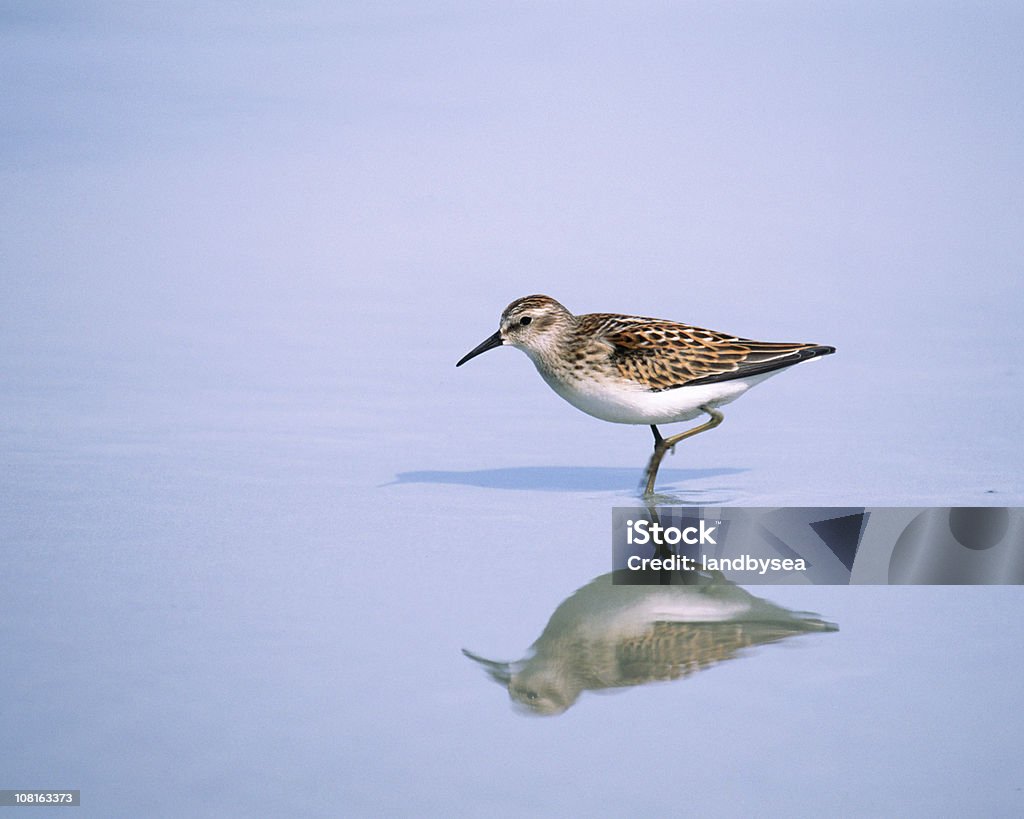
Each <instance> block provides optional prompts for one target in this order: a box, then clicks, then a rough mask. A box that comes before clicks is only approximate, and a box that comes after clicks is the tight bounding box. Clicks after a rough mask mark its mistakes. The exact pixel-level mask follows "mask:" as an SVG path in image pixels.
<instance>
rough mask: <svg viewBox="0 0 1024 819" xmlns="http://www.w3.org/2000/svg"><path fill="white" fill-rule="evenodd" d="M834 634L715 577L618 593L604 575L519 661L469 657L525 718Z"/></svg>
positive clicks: (571, 600)
mask: <svg viewBox="0 0 1024 819" xmlns="http://www.w3.org/2000/svg"><path fill="white" fill-rule="evenodd" d="M655 574H657V573H655ZM651 580H652V581H658V580H660V578H651ZM838 628H839V627H838V626H836V625H835V624H834V623H829V622H826V621H824V620H822V619H820V618H819V617H818V616H817V615H814V614H810V613H808V612H794V611H789V610H788V609H784V608H781V607H780V606H776V605H775V604H774V603H770V602H768V601H767V600H764V599H763V598H760V597H755V596H754V595H752V594H750V593H749V592H747V591H745V590H744V589H742V588H740V587H739V586H737V585H736V584H734V583H732V582H730V581H728V580H726V579H725V577H724V576H722V575H721V574H720V573H717V572H716V573H713V574H712V575H706V574H702V573H698V572H685V573H683V572H677V573H674V577H673V579H672V583H671V584H670V585H615V584H613V583H612V574H604V575H601V576H600V577H597V578H595V579H594V580H592V581H591V582H590V583H588V584H587V585H586V586H584V587H583V588H581V589H579V590H578V591H576V592H575V593H573V594H572V595H570V596H569V597H568V598H567V599H566V600H565V601H564V602H563V603H562V604H561V605H560V606H558V608H557V609H555V611H554V613H553V614H552V615H551V618H550V619H549V620H548V624H547V626H546V627H545V628H544V631H543V633H542V634H541V635H540V637H538V638H537V641H536V642H535V643H534V644H533V645H532V646H531V647H530V650H529V651H528V652H527V655H526V657H524V658H523V659H521V660H516V661H513V662H501V661H497V660H488V659H485V658H484V657H481V656H479V655H477V654H474V653H472V652H470V651H468V650H466V649H463V654H465V655H466V656H467V657H469V658H470V659H471V660H473V661H474V662H476V663H477V664H479V665H480V666H481V667H482V668H483V669H484V671H486V672H487V674H488V675H489V676H490V677H491V679H493V680H494V681H495V682H497V683H498V684H499V685H501V686H502V687H504V688H506V689H507V690H508V693H509V696H510V697H511V698H512V701H513V702H514V703H515V704H516V705H517V706H519V707H520V708H521V710H522V711H523V712H525V713H530V714H537V715H542V716H556V715H558V714H562V713H564V712H565V711H567V710H568V709H569V708H571V707H572V706H573V704H574V703H575V702H576V700H577V699H578V698H579V696H580V694H581V693H583V692H584V691H607V690H610V689H623V688H628V687H631V686H637V685H644V684H646V683H651V682H657V681H667V680H677V679H681V678H683V677H688V676H690V675H692V674H695V673H697V672H699V671H703V670H704V669H707V668H709V667H711V666H713V665H715V664H717V663H720V662H724V661H726V660H731V659H734V658H736V657H739V656H741V655H742V652H743V651H744V650H745V649H749V648H751V647H753V646H757V645H763V644H766V643H776V642H779V641H780V640H785V639H787V638H790V637H793V636H795V635H798V634H806V633H809V632H826V631H838Z"/></svg>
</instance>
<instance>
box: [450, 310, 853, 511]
mask: <svg viewBox="0 0 1024 819" xmlns="http://www.w3.org/2000/svg"><path fill="white" fill-rule="evenodd" d="M502 345H509V346H512V347H518V348H519V349H520V350H522V351H523V352H524V353H526V354H527V355H528V356H529V357H530V360H531V361H533V363H534V365H535V366H536V367H537V371H538V372H539V373H540V374H541V376H542V377H543V379H544V380H545V381H546V382H547V383H548V386H549V387H551V389H553V390H554V391H555V392H556V393H558V394H559V395H560V396H562V398H564V399H565V400H566V401H568V402H569V403H570V404H572V405H573V406H574V407H576V408H577V409H580V410H583V412H585V413H587V414H588V415H593V416H594V417H595V418H600V419H602V420H604V421H611V422H613V423H616V424H647V425H649V426H650V428H651V431H652V432H653V433H654V453H653V454H652V455H651V460H650V462H649V463H648V464H647V472H646V480H647V484H646V489H645V494H648V495H650V494H652V493H653V492H654V481H655V478H656V477H657V475H658V467H659V466H661V461H662V458H664V457H665V453H666V452H667V451H668V450H670V449H673V450H674V447H675V445H676V444H678V443H679V442H680V441H682V440H683V439H684V438H689V437H691V436H693V435H696V434H697V433H699V432H704V431H705V430H709V429H712V428H714V427H717V426H718V425H719V424H720V423H722V419H723V417H724V416H723V415H722V413H721V412H719V411H718V407H720V406H722V405H723V404H728V403H729V402H730V401H735V400H736V399H737V398H739V397H740V396H741V395H743V393H745V392H746V391H747V390H749V389H750V388H751V387H753V386H754V385H755V384H758V383H760V382H761V381H763V380H764V379H766V378H768V377H770V376H772V375H775V374H776V373H778V372H781V371H782V370H784V369H786V368H787V367H792V366H793V365H794V364H799V363H800V362H801V361H807V360H808V359H812V358H817V357H819V356H823V355H829V354H830V353H834V352H835V351H836V350H835V347H828V346H825V345H821V344H793V343H786V342H768V341H751V340H750V339H746V338H740V337H739V336H733V335H729V334H728V333H720V332H718V331H716V330H704V329H702V328H700V327H692V326H690V325H689V324H680V323H678V322H675V321H665V320H663V319H654V318H644V317H642V316H624V315H621V314H619V313H588V314H586V315H582V316H575V315H573V314H572V313H570V312H569V311H568V310H567V309H566V308H565V307H563V306H562V305H561V304H559V303H558V302H557V301H555V300H554V299H553V298H551V297H550V296H540V295H537V296H525V297H523V298H521V299H516V300H515V301H514V302H512V303H511V304H510V305H509V306H508V307H506V308H505V311H504V312H503V313H502V314H501V323H500V326H499V328H498V331H497V332H496V333H495V334H494V335H492V336H491V337H490V338H488V339H486V340H485V341H483V342H482V343H480V344H479V345H477V346H476V347H474V348H473V349H472V350H470V351H469V352H468V353H466V355H464V356H463V357H462V358H461V359H459V362H458V363H457V364H456V365H455V366H456V367H461V366H462V365H463V364H465V363H466V362H467V361H469V360H470V359H471V358H475V357H476V356H478V355H480V353H484V352H486V351H487V350H491V349H494V348H495V347H500V346H502ZM701 414H706V415H707V416H708V420H707V421H706V422H705V423H703V424H701V425H700V426H697V427H693V428H692V429H688V430H686V431H684V432H680V433H678V434H677V435H672V436H669V437H668V438H664V437H662V435H661V433H660V432H659V431H658V424H671V423H674V422H676V421H689V420H692V419H693V418H696V417H698V416H699V415H701Z"/></svg>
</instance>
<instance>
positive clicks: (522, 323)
mask: <svg viewBox="0 0 1024 819" xmlns="http://www.w3.org/2000/svg"><path fill="white" fill-rule="evenodd" d="M531 321H533V319H532V318H530V317H529V316H523V317H522V318H521V319H519V324H520V326H522V327H525V326H526V325H527V324H529V323H530V322H531Z"/></svg>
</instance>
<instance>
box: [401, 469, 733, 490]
mask: <svg viewBox="0 0 1024 819" xmlns="http://www.w3.org/2000/svg"><path fill="white" fill-rule="evenodd" d="M741 472H746V469H737V468H722V469H663V470H662V471H661V473H660V474H661V480H662V482H663V483H670V482H678V483H682V482H685V481H695V480H701V479H705V478H716V477H720V476H723V475H736V474H739V473H741ZM641 477H642V473H641V471H640V470H636V469H621V468H616V467H604V466H519V467H509V468H507V469H478V470H473V471H467V472H454V471H441V470H430V471H422V472H399V473H398V475H396V476H395V480H394V481H392V483H391V484H386V485H388V486H391V485H394V484H396V483H435V484H457V485H461V486H479V487H481V488H484V489H534V490H541V491H551V492H558V491H566V490H569V491H573V492H595V491H631V490H633V489H636V488H637V486H638V482H639V481H640V478H641ZM666 497H668V498H673V497H674V496H672V495H666Z"/></svg>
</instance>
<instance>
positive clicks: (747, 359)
mask: <svg viewBox="0 0 1024 819" xmlns="http://www.w3.org/2000/svg"><path fill="white" fill-rule="evenodd" d="M580 319H581V321H582V323H583V326H584V327H585V328H586V329H587V330H589V331H590V332H594V333H595V334H596V335H597V336H598V337H599V338H600V339H601V343H602V345H606V346H607V349H608V354H609V355H610V357H611V360H612V363H613V364H614V365H615V367H616V368H617V369H618V371H619V373H620V374H621V375H622V376H623V377H625V378H629V379H630V380H632V381H636V382H637V383H639V384H644V385H646V386H647V387H648V388H649V389H650V390H652V391H655V392H660V391H662V390H671V389H675V388H677V387H686V386H693V385H697V384H710V383H713V382H715V381H729V380H732V379H735V378H745V377H747V376H752V375H757V374H759V373H766V372H771V371H772V370H777V369H780V368H782V367H789V366H791V365H793V364H796V363H798V362H800V361H803V360H805V359H808V358H814V357H815V356H819V355H827V354H828V353H831V352H834V349H833V348H831V347H824V346H820V345H815V344H792V343H786V342H782V343H774V342H765V341H752V340H750V339H746V338H739V337H738V336H730V335H727V334H725V333H720V332H718V331H716V330H705V329H703V328H701V327H691V326H689V325H687V324H679V323H677V322H673V321H664V320H661V319H651V318H643V317H641V316H616V315H613V314H607V313H592V314H589V315H586V316H580Z"/></svg>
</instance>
